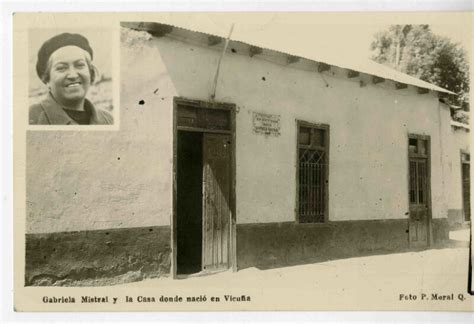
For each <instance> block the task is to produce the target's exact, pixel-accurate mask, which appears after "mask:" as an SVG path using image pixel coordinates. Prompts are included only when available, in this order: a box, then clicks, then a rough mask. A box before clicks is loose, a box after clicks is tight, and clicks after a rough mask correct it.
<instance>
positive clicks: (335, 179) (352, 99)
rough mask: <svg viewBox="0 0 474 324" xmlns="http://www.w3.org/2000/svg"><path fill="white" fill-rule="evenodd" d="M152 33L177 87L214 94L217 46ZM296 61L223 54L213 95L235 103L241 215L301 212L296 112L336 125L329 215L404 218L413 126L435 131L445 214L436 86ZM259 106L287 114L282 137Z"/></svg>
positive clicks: (436, 195)
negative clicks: (422, 89)
mask: <svg viewBox="0 0 474 324" xmlns="http://www.w3.org/2000/svg"><path fill="white" fill-rule="evenodd" d="M154 42H155V43H156V44H157V45H156V46H158V47H159V49H160V53H161V57H162V59H163V61H164V63H165V65H166V66H167V67H168V72H169V73H170V75H171V79H172V80H173V82H174V85H175V87H176V89H178V90H177V91H178V93H179V95H180V96H182V97H189V98H192V99H201V100H208V96H209V93H210V88H211V84H212V80H213V77H214V73H215V70H216V64H217V61H218V57H219V55H220V52H219V51H218V50H211V49H209V48H207V47H206V48H205V47H200V46H196V45H189V44H185V43H182V42H177V41H173V40H170V39H168V38H160V39H158V40H154ZM282 61H283V60H282ZM177 62H179V63H177ZM196 62H199V63H198V64H196ZM283 62H284V61H283ZM305 64H306V65H305ZM292 67H293V66H292ZM292 67H288V66H286V65H285V64H282V65H278V64H275V63H271V62H267V61H265V60H264V59H260V58H259V57H258V56H255V57H253V58H251V57H249V56H248V55H241V54H239V53H231V52H230V51H229V53H227V54H226V56H225V57H224V59H223V61H222V65H221V71H220V76H219V84H218V87H217V97H216V100H217V101H223V102H230V103H235V104H236V105H237V107H238V113H237V117H236V118H237V121H236V122H237V152H236V156H237V158H236V159H237V170H236V172H237V188H236V196H237V221H238V223H258V222H281V221H293V220H294V219H295V196H296V193H295V190H296V188H295V187H296V179H295V177H296V119H300V120H305V121H308V122H314V123H326V124H329V125H330V129H331V130H330V133H331V144H330V175H329V186H330V189H329V191H330V196H329V219H330V220H334V221H337V220H359V219H394V218H406V217H407V216H406V215H405V213H406V212H407V211H408V201H407V198H408V197H407V196H408V194H407V191H408V183H407V172H408V171H407V164H408V161H407V159H408V157H407V152H408V137H407V134H408V133H417V134H425V135H430V136H431V142H432V156H431V158H432V179H431V181H432V197H433V199H432V202H433V217H435V218H440V217H446V204H445V197H444V194H443V190H442V182H443V174H442V169H441V167H440V166H441V159H440V158H441V156H440V149H439V147H440V145H439V143H440V137H439V118H440V115H439V112H438V108H439V107H438V99H437V97H436V95H435V94H426V95H419V94H417V92H416V89H414V88H412V87H409V88H408V89H404V90H395V86H394V84H393V83H392V82H385V83H382V84H378V85H373V84H371V83H370V80H365V81H367V84H368V85H367V86H364V87H361V86H360V84H359V80H358V79H357V78H355V79H348V78H347V77H346V75H345V74H344V73H345V72H344V71H342V70H337V71H336V72H335V73H336V75H335V76H333V75H332V74H331V73H329V74H328V73H325V74H324V79H325V80H323V78H322V77H321V74H319V73H317V72H315V71H314V70H315V69H314V67H313V70H312V71H302V70H299V69H296V68H292ZM294 67H299V68H300V69H309V68H310V67H309V66H307V63H304V62H302V63H297V64H295V65H294ZM338 74H339V75H338ZM262 77H265V81H263V80H262ZM326 84H327V86H326ZM253 111H257V112H262V113H269V114H279V115H281V136H279V137H271V136H269V137H265V136H262V135H256V134H254V133H253V132H252V112H253ZM443 116H444V115H443ZM441 118H446V116H445V117H442V116H441Z"/></svg>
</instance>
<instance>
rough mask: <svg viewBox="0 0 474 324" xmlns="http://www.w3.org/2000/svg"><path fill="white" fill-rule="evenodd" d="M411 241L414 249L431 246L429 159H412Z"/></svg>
mask: <svg viewBox="0 0 474 324" xmlns="http://www.w3.org/2000/svg"><path fill="white" fill-rule="evenodd" d="M409 172H410V220H409V235H410V237H409V240H410V246H412V247H425V246H428V245H429V235H428V233H429V221H430V204H429V187H428V183H429V178H428V177H429V172H428V159H426V158H410V171H409Z"/></svg>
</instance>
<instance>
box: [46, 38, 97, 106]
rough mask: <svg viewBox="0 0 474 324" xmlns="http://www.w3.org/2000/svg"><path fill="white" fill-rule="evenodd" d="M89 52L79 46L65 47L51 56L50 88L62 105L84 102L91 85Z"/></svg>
mask: <svg viewBox="0 0 474 324" xmlns="http://www.w3.org/2000/svg"><path fill="white" fill-rule="evenodd" d="M86 55H87V52H85V51H84V50H83V49H82V48H79V47H77V46H65V47H61V48H60V49H58V50H56V51H55V52H54V53H53V54H51V57H50V58H49V59H50V64H49V66H50V67H51V70H50V73H49V82H48V86H49V88H50V90H51V93H52V94H53V96H54V98H55V99H56V100H57V101H59V102H60V103H62V104H68V103H74V102H77V101H80V100H83V99H84V98H85V97H86V94H87V91H88V90H89V86H90V84H91V74H90V71H89V66H88V64H87V61H86Z"/></svg>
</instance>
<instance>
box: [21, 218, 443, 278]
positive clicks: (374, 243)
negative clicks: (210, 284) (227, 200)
mask: <svg viewBox="0 0 474 324" xmlns="http://www.w3.org/2000/svg"><path fill="white" fill-rule="evenodd" d="M448 228H449V224H448V220H447V219H446V218H445V219H435V220H433V226H432V229H433V238H434V241H435V242H437V241H442V240H446V239H448V231H449V230H448ZM407 231H408V221H407V220H384V221H381V220H372V221H345V222H330V223H327V224H297V223H290V222H288V223H266V224H238V225H237V267H238V269H244V268H248V267H258V268H261V269H266V268H275V267H281V266H288V265H296V264H305V263H313V262H320V261H326V260H332V259H339V258H348V257H355V256H362V255H372V254H384V253H392V252H395V251H403V250H406V249H408V248H409V246H408V232H407ZM170 235H171V229H170V227H169V226H163V227H146V228H129V229H113V230H100V231H83V232H64V233H50V234H27V235H26V273H25V285H27V286H32V285H36V286H38V285H44V286H53V285H58V286H75V285H82V286H84V285H90V286H97V285H110V284H114V283H125V282H131V281H138V280H142V279H144V278H153V277H159V276H168V275H169V274H170V268H171V247H170V238H171V237H170ZM111 278H112V279H111ZM114 278H115V279H114Z"/></svg>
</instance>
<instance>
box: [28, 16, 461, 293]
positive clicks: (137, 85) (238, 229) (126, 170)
mask: <svg viewBox="0 0 474 324" xmlns="http://www.w3.org/2000/svg"><path fill="white" fill-rule="evenodd" d="M121 25H122V26H121V48H120V69H121V70H120V101H119V105H118V106H119V108H118V109H119V110H120V129H119V130H115V131H84V130H81V131H54V130H52V131H36V130H31V131H29V132H28V134H27V162H26V163H27V170H26V181H27V182H26V184H27V206H26V208H27V227H26V232H27V234H26V275H25V276H26V278H25V281H26V285H40V284H44V285H53V284H68V282H70V281H71V280H72V281H74V280H79V279H88V278H102V277H111V276H117V275H121V274H127V273H129V274H131V275H132V276H134V278H135V279H136V280H138V279H140V278H145V277H157V276H163V275H165V276H167V275H168V276H172V277H173V278H180V277H181V276H184V277H185V276H187V275H190V274H196V273H209V272H214V271H221V270H227V269H232V270H234V271H237V270H239V269H244V268H248V267H259V268H262V269H265V268H271V267H279V266H285V265H292V264H301V263H307V262H317V261H320V260H328V259H333V258H342V257H350V256H356V255H364V254H377V253H386V252H390V251H400V250H403V249H415V248H416V249H418V248H426V247H429V246H431V245H432V244H434V243H435V242H437V241H442V240H445V239H447V238H448V228H449V226H448V209H449V208H450V206H449V202H448V200H449V195H448V194H447V192H446V191H447V190H446V184H447V182H448V181H449V179H448V178H449V177H450V173H449V172H448V166H449V161H451V160H450V156H451V155H452V154H457V155H456V157H457V158H459V154H458V153H459V152H458V153H456V152H451V147H450V141H451V139H450V137H449V136H448V135H449V134H450V133H451V132H452V131H453V127H452V125H451V117H450V109H449V106H448V105H446V104H444V103H443V102H441V101H440V94H452V93H450V92H449V91H447V90H445V89H442V88H440V87H437V86H435V85H432V84H429V83H426V82H424V81H421V80H419V79H416V78H413V77H410V76H408V75H405V74H403V73H400V72H397V71H394V70H391V69H389V68H387V67H384V66H382V65H379V64H377V63H374V62H366V63H365V62H362V61H360V62H358V63H356V64H354V63H350V64H349V63H345V62H344V61H343V60H342V61H341V60H339V59H338V58H337V57H326V58H322V57H319V56H318V53H317V51H316V52H311V53H310V52H308V53H299V52H291V50H288V49H285V50H282V49H281V48H267V47H263V46H260V45H259V44H253V43H250V42H246V40H245V39H233V38H232V37H230V39H229V38H228V37H226V35H215V34H209V33H203V32H199V31H193V30H188V29H185V28H180V27H176V26H172V25H168V24H161V23H156V22H123V23H122V24H121ZM339 61H341V62H339ZM459 167H460V163H459ZM458 180H459V179H458ZM456 181H457V180H456ZM459 188H461V184H460V183H459ZM453 208H454V207H453ZM456 208H458V209H459V208H461V206H460V205H459V206H457V207H456ZM461 209H462V208H461Z"/></svg>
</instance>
